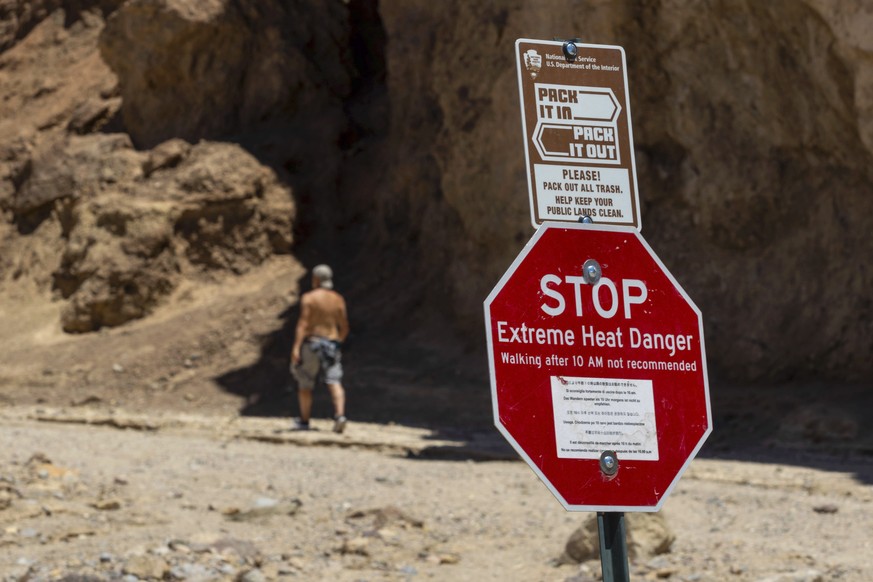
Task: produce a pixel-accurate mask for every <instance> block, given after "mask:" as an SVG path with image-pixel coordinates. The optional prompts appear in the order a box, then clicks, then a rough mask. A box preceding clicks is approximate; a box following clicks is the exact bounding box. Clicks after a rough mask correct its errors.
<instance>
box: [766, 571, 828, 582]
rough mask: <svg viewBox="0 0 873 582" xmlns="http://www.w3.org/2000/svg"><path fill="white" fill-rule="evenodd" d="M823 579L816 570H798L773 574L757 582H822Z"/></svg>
mask: <svg viewBox="0 0 873 582" xmlns="http://www.w3.org/2000/svg"><path fill="white" fill-rule="evenodd" d="M823 580H824V578H823V577H822V574H821V572H819V571H818V570H798V571H796V572H785V573H781V574H774V575H773V576H768V577H766V578H762V579H760V580H759V581H758V582H822V581H823Z"/></svg>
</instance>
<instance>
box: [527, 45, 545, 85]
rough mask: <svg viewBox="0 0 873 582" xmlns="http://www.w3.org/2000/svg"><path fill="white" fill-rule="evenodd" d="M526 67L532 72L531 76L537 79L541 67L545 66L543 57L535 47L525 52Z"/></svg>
mask: <svg viewBox="0 0 873 582" xmlns="http://www.w3.org/2000/svg"><path fill="white" fill-rule="evenodd" d="M524 67H525V68H526V69H527V72H528V73H530V78H531V79H536V78H537V75H539V73H540V69H542V68H543V57H542V56H540V53H538V52H537V51H535V50H534V49H530V50H528V51H527V52H526V53H524Z"/></svg>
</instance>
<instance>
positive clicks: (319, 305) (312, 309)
mask: <svg viewBox="0 0 873 582" xmlns="http://www.w3.org/2000/svg"><path fill="white" fill-rule="evenodd" d="M348 335H349V320H348V315H347V314H346V301H345V299H343V296H342V295H340V294H339V293H337V292H336V291H333V290H331V289H325V288H323V287H318V288H316V289H313V290H312V291H309V292H307V293H304V294H303V297H301V298H300V319H299V320H298V321H297V331H296V334H295V337H294V349H293V350H292V352H291V360H292V361H293V362H294V363H295V364H296V363H298V362H300V346H302V345H303V340H305V339H306V338H308V337H310V336H318V337H323V338H325V339H329V340H331V341H339V342H342V341H345V339H346V337H347V336H348Z"/></svg>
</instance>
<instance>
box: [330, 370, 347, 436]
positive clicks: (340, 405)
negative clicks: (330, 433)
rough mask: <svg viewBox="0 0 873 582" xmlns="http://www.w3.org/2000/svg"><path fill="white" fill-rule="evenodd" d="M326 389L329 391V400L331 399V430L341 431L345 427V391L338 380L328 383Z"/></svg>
mask: <svg viewBox="0 0 873 582" xmlns="http://www.w3.org/2000/svg"><path fill="white" fill-rule="evenodd" d="M327 389H328V390H329V391H330V398H331V400H333V410H334V416H333V418H334V423H333V430H334V432H342V431H343V430H345V428H346V391H345V390H344V389H343V385H342V384H340V383H339V382H335V383H331V384H328V385H327Z"/></svg>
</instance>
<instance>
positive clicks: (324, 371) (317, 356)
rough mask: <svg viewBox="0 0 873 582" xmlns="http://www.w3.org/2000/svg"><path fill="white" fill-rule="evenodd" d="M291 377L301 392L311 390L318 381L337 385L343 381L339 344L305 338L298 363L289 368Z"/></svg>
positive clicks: (320, 339)
mask: <svg viewBox="0 0 873 582" xmlns="http://www.w3.org/2000/svg"><path fill="white" fill-rule="evenodd" d="M291 375H292V376H294V379H295V380H297V384H298V386H299V388H300V389H301V390H312V389H313V388H314V387H315V384H316V382H317V381H318V380H323V381H324V383H325V384H339V383H340V382H342V379H343V365H342V352H341V351H340V347H339V343H337V342H333V341H330V340H328V339H324V338H320V337H309V338H306V339H305V340H303V345H302V346H300V363H299V364H298V365H296V366H295V365H292V366H291Z"/></svg>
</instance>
